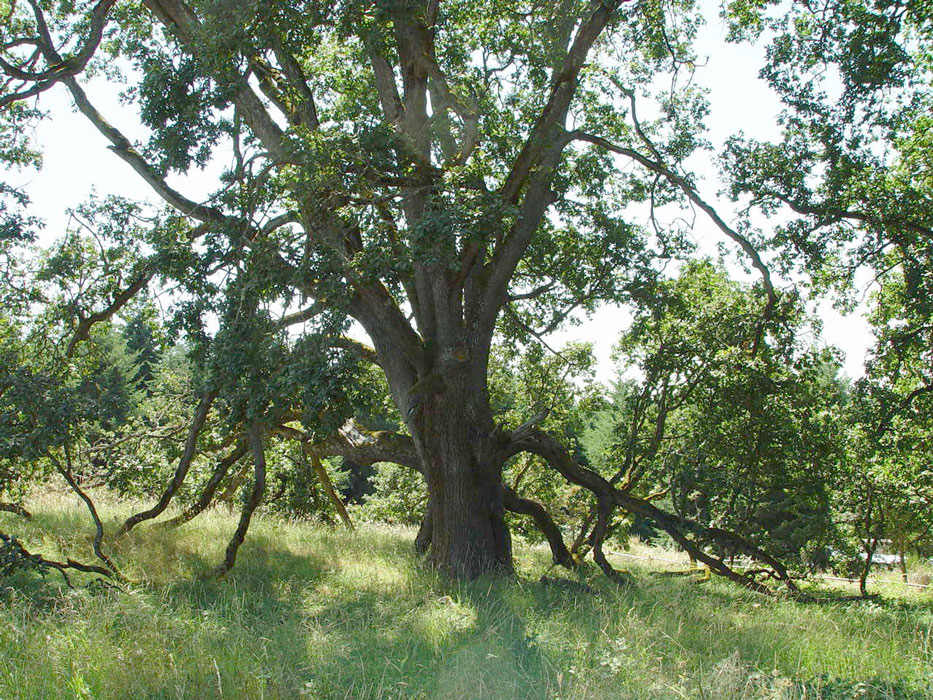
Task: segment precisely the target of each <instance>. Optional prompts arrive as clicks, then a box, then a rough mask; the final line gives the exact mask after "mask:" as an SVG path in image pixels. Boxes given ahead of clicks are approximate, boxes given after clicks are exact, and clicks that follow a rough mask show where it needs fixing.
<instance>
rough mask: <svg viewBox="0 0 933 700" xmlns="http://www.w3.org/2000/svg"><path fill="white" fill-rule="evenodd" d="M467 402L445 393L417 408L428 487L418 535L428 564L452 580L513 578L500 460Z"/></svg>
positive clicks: (462, 397) (447, 392)
mask: <svg viewBox="0 0 933 700" xmlns="http://www.w3.org/2000/svg"><path fill="white" fill-rule="evenodd" d="M470 404H471V402H470V401H469V400H466V397H464V396H462V395H458V394H457V393H456V392H453V391H451V390H450V389H447V390H446V391H444V392H443V393H440V394H437V395H435V396H432V397H430V398H429V399H428V400H426V401H425V402H424V405H423V407H421V408H420V409H419V415H418V416H417V419H416V420H415V421H413V424H414V425H416V426H417V428H418V431H417V435H416V443H417V444H418V445H419V452H420V453H421V458H422V463H423V467H424V473H425V476H426V480H427V485H428V496H429V503H428V516H429V517H427V518H426V523H425V527H423V528H422V533H420V535H419V545H420V546H421V547H424V546H425V544H426V542H425V540H426V538H427V535H428V533H427V532H425V529H426V528H430V531H429V532H430V549H429V550H428V560H429V561H430V562H431V563H432V564H433V565H434V566H436V567H437V568H438V569H440V570H442V571H445V572H447V573H449V574H451V575H453V576H457V577H462V578H468V579H473V578H476V577H477V576H480V575H482V574H486V573H511V571H512V543H511V538H510V536H509V531H508V528H507V526H506V524H505V508H504V505H503V484H502V460H501V459H497V458H496V457H495V456H494V450H493V449H491V443H490V439H491V438H490V436H489V433H488V431H486V430H484V429H483V428H482V427H481V426H479V425H478V424H477V421H476V420H475V418H473V417H471V416H470V415H469V414H470V413H471V411H469V410H468V409H467V407H468V406H469V405H470Z"/></svg>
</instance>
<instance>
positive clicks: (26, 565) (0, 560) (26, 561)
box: [0, 532, 114, 588]
mask: <svg viewBox="0 0 933 700" xmlns="http://www.w3.org/2000/svg"><path fill="white" fill-rule="evenodd" d="M30 569H32V570H35V571H39V572H40V574H41V573H42V572H43V571H44V570H45V569H54V570H55V571H57V572H58V573H60V574H61V575H62V578H63V579H64V580H65V585H67V586H68V587H69V588H74V586H73V585H72V584H71V579H70V578H68V574H67V573H65V571H66V569H74V570H75V571H82V572H84V573H88V574H100V575H101V576H104V577H106V578H109V579H113V578H114V573H113V572H112V571H110V570H109V569H105V568H104V567H102V566H96V565H94V564H82V563H81V562H79V561H75V560H74V559H66V560H65V561H55V560H54V559H46V558H45V557H43V556H42V555H41V554H33V553H31V552H30V551H29V550H27V549H26V548H25V547H24V546H23V543H22V542H20V541H19V540H18V539H16V538H15V537H13V536H12V535H8V534H6V533H5V532H0V576H10V575H12V574H14V573H15V572H17V571H23V570H30Z"/></svg>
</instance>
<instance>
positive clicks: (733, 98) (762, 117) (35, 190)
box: [18, 11, 872, 381]
mask: <svg viewBox="0 0 933 700" xmlns="http://www.w3.org/2000/svg"><path fill="white" fill-rule="evenodd" d="M724 36H725V29H724V27H723V25H722V23H721V21H720V20H719V18H718V17H717V16H716V14H715V12H714V11H713V12H710V13H708V18H707V25H706V26H705V27H704V28H702V29H701V31H700V35H699V37H698V43H697V47H698V61H697V63H698V65H699V66H701V67H700V68H698V70H697V73H696V80H697V82H699V83H700V84H701V85H703V86H704V87H706V88H708V89H709V91H710V95H709V97H710V109H711V112H710V115H709V117H708V118H707V124H708V127H709V134H708V137H709V139H710V140H711V142H712V143H713V145H714V148H715V147H717V146H719V145H721V144H722V143H723V142H724V140H725V139H726V138H728V137H729V136H731V135H733V134H735V133H737V132H738V131H740V130H741V131H743V132H744V133H745V134H746V135H747V136H752V137H759V138H773V137H776V135H777V134H778V131H777V123H776V118H775V117H776V114H777V113H778V111H779V109H780V105H779V103H778V102H777V100H776V98H775V96H774V95H773V93H772V92H771V91H770V89H769V88H768V87H767V85H765V83H764V82H763V81H762V80H760V79H759V78H758V76H757V72H758V70H759V67H760V66H761V65H762V64H763V58H762V57H763V53H764V49H763V47H754V46H749V45H746V44H743V45H741V46H735V45H730V44H726V43H725V42H724V41H723V38H724ZM704 59H705V61H704ZM704 62H705V65H704ZM87 89H88V92H89V93H90V94H91V98H92V101H93V102H94V103H95V106H97V108H98V109H99V110H100V111H101V112H102V113H103V114H104V115H105V116H106V118H107V119H108V120H110V121H111V122H113V123H114V124H115V125H116V126H117V127H118V128H120V129H121V130H123V132H124V133H125V134H126V135H127V136H129V137H130V138H131V139H132V138H134V137H141V136H142V135H143V133H144V132H143V131H142V129H141V127H139V125H138V123H136V121H135V120H134V119H133V118H132V115H131V112H129V110H128V109H127V108H126V107H124V106H122V105H121V104H120V102H119V99H118V95H117V93H118V90H117V89H115V87H114V86H108V85H106V84H102V83H101V82H100V81H97V82H95V83H92V84H91V85H89V86H87ZM38 106H39V108H40V109H43V110H45V111H48V112H49V113H50V114H51V115H52V117H53V118H52V119H51V120H47V121H45V122H43V123H42V124H41V125H40V127H39V128H38V129H37V132H36V134H35V142H36V143H37V144H39V145H40V146H41V147H42V149H43V151H44V164H43V168H42V170H41V171H40V172H39V173H38V174H35V173H31V172H30V173H24V174H22V175H21V176H20V178H18V180H19V184H26V186H27V191H28V192H29V194H30V196H31V197H32V201H33V204H32V213H34V214H35V215H37V216H40V217H41V218H43V219H44V220H45V221H46V223H47V226H46V229H45V232H44V234H43V239H42V241H43V243H46V244H47V243H48V242H50V241H51V240H52V239H53V238H54V237H55V236H56V235H58V234H60V233H61V232H62V231H63V230H64V228H65V226H66V225H67V216H66V214H65V210H66V209H67V208H68V207H75V206H77V205H78V204H80V203H81V202H82V201H84V200H85V199H86V198H87V197H88V195H90V194H91V193H92V192H95V191H96V193H97V194H99V195H101V196H104V195H109V194H117V195H122V196H126V197H130V198H133V199H149V200H153V199H154V198H155V197H154V195H153V194H152V193H151V191H150V190H149V188H148V187H147V186H146V185H145V184H144V183H143V182H142V181H141V180H140V179H139V178H138V176H136V174H135V173H134V172H133V171H132V170H131V169H130V167H129V166H128V165H126V164H125V163H124V162H123V161H122V160H120V159H119V158H118V157H117V156H116V155H114V154H113V153H111V152H109V151H107V150H106V146H107V142H106V141H105V139H104V138H103V137H102V136H101V135H100V134H99V133H98V132H97V131H96V129H94V127H92V126H91V125H90V123H89V122H87V121H86V120H85V119H84V118H83V117H82V116H81V115H79V114H76V113H75V111H74V108H73V107H72V106H71V103H70V99H69V97H68V95H67V93H66V92H65V90H64V88H61V87H57V88H55V89H53V90H50V91H48V92H46V93H44V94H43V95H41V96H40V98H39V102H38ZM691 165H692V166H693V167H694V168H695V169H696V171H697V173H698V174H700V175H701V176H702V177H703V180H702V182H701V184H700V193H701V195H702V196H703V197H704V198H706V199H707V200H708V201H712V202H713V203H714V204H715V205H716V206H717V208H718V209H719V210H720V213H722V214H724V215H726V216H725V218H726V219H727V220H728V219H729V213H730V211H731V208H730V206H729V203H728V202H726V201H724V200H722V199H719V198H717V197H716V192H717V189H718V188H719V185H718V184H717V182H716V173H715V169H714V167H713V165H712V162H711V159H710V157H709V155H708V154H706V155H703V156H701V157H700V158H699V159H697V160H695V161H694V162H693V163H691ZM221 166H222V164H220V163H217V164H212V165H210V166H208V169H207V170H206V171H203V172H195V173H193V174H191V175H190V176H186V177H180V176H173V177H171V178H170V184H172V185H173V186H174V187H176V188H177V189H179V190H180V191H181V192H182V193H183V194H185V195H186V196H188V197H190V198H192V199H201V198H205V197H206V196H207V195H208V194H209V192H210V191H211V189H212V187H213V185H214V183H216V176H217V175H218V174H219V172H220V170H221ZM693 233H694V236H695V238H696V240H697V243H698V245H699V250H700V252H701V253H705V254H709V255H712V256H716V254H717V252H716V251H717V249H716V246H717V244H718V243H723V242H725V243H727V245H726V247H727V249H729V250H735V255H734V256H732V258H731V263H730V265H729V268H730V271H731V273H732V274H733V275H734V276H736V277H737V278H739V279H748V280H753V279H755V278H754V277H753V276H751V275H749V274H748V273H746V272H745V271H744V270H743V269H742V267H741V266H740V265H737V264H736V263H735V261H736V260H739V259H740V258H741V253H740V252H739V251H738V250H737V247H736V246H733V245H731V243H728V242H727V241H725V239H724V237H723V236H722V234H721V233H720V232H719V231H718V229H716V228H715V227H714V226H713V225H712V224H711V223H710V222H709V221H707V220H705V219H704V218H703V215H702V213H701V214H699V215H698V217H697V219H696V225H695V228H694V232H693ZM814 310H815V311H816V313H817V314H818V315H819V316H820V318H821V319H822V321H823V325H824V329H823V342H825V343H827V344H831V345H835V346H837V347H839V348H840V349H841V350H842V351H843V352H844V353H845V364H844V371H845V373H846V374H848V375H849V376H851V377H858V376H861V374H862V373H863V366H862V365H863V361H864V356H865V352H866V350H867V348H868V347H869V346H870V344H871V342H872V338H871V334H870V331H869V328H868V324H867V323H866V321H865V319H864V317H863V315H862V314H863V309H857V310H856V312H855V313H853V314H849V315H847V316H843V315H841V314H839V313H838V312H837V311H835V309H833V308H832V303H831V302H830V301H829V300H825V301H822V302H820V303H818V304H817V305H816V306H815V308H814ZM579 320H580V321H581V323H580V325H576V326H571V327H568V328H566V329H564V330H561V331H559V332H558V333H556V334H555V335H554V336H553V342H552V343H551V344H552V345H553V346H555V347H560V346H561V345H563V344H564V343H566V342H570V341H573V340H587V341H590V342H592V343H593V344H594V353H595V355H596V358H597V379H599V380H600V381H608V380H610V379H612V378H613V376H614V373H615V370H614V367H613V364H612V362H611V359H610V355H611V352H612V346H613V345H614V343H615V342H616V341H617V340H618V337H619V335H620V333H621V332H622V331H623V330H624V329H625V328H626V327H627V325H628V323H629V321H630V316H629V314H628V313H627V312H626V311H625V310H624V309H620V308H615V307H604V308H602V309H600V310H598V311H596V312H595V313H594V314H593V315H592V316H591V317H589V318H586V317H580V319H579Z"/></svg>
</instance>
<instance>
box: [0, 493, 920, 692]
mask: <svg viewBox="0 0 933 700" xmlns="http://www.w3.org/2000/svg"><path fill="white" fill-rule="evenodd" d="M97 500H98V502H99V503H100V505H101V513H102V517H103V519H104V521H105V522H106V523H108V525H111V524H116V523H117V522H118V521H119V520H120V519H122V518H123V517H125V516H126V515H128V514H129V513H130V512H131V510H132V508H133V507H135V506H136V505H137V504H132V503H127V502H120V501H117V500H115V499H114V498H112V497H107V496H101V497H100V498H98V499H97ZM28 505H29V507H30V510H31V511H32V512H33V518H32V520H31V521H28V522H24V523H23V524H22V525H20V523H19V522H18V521H17V527H18V530H19V531H20V532H21V534H22V538H23V540H24V542H25V543H26V544H27V545H31V546H34V547H36V548H40V547H41V548H42V549H43V550H44V551H46V552H47V553H48V554H49V555H50V556H51V555H52V554H55V555H59V556H61V557H65V556H67V555H73V556H79V555H82V554H83V555H86V556H90V547H91V543H90V539H91V534H92V533H91V532H89V531H88V528H87V527H86V516H85V514H84V512H83V510H82V509H83V507H84V506H83V504H81V503H80V502H79V501H77V499H75V498H74V497H73V495H71V494H69V493H64V492H62V493H58V494H46V495H44V496H42V497H39V498H37V499H33V500H32V501H30V502H29V504H28ZM16 517H17V516H14V515H12V514H4V513H0V525H2V526H3V527H4V528H5V527H8V526H9V525H10V524H11V521H13V520H14V519H15V518H16ZM235 527H236V518H235V517H233V516H231V515H230V514H228V513H226V512H225V511H224V509H223V508H221V509H217V510H214V511H212V512H211V513H209V514H207V515H205V516H204V517H202V518H201V519H199V520H197V521H195V522H194V523H191V524H190V525H189V526H187V527H186V528H184V529H183V530H181V531H180V532H177V533H171V535H169V533H167V532H166V531H164V530H159V529H158V528H147V529H145V531H143V532H137V531H134V532H133V533H131V535H130V536H129V537H128V538H125V539H124V540H121V541H120V543H119V546H118V547H116V549H115V551H114V553H113V554H114V557H115V558H116V559H117V560H118V561H119V563H120V566H121V568H122V570H123V571H124V572H125V573H126V575H127V576H128V577H129V578H131V579H133V582H132V583H128V584H122V585H121V586H120V587H115V586H112V585H99V584H98V585H95V584H91V585H88V584H89V577H88V576H86V575H84V574H74V575H73V576H72V578H73V579H74V580H73V583H74V586H75V587H74V588H68V587H66V586H65V585H64V584H63V583H62V580H61V579H60V578H59V577H57V575H55V573H54V572H50V573H49V574H48V575H47V576H46V577H44V578H42V577H39V576H37V575H35V574H33V573H20V574H17V575H16V576H15V577H13V578H12V579H5V580H4V581H3V587H2V593H0V596H2V599H0V697H2V698H4V700H32V699H34V698H35V699H37V698H57V699H62V700H65V699H68V700H70V699H72V698H74V699H81V700H85V699H89V698H94V699H95V700H112V699H113V700H115V699H117V698H133V699H134V700H149V699H152V700H154V699H156V698H159V699H165V700H168V699H170V698H177V699H179V700H184V699H188V698H205V699H206V698H244V699H245V698H249V699H250V700H255V699H256V698H270V699H272V698H316V699H319V700H329V699H332V698H333V699H338V698H339V699H343V698H347V699H350V698H352V699H354V700H364V699H365V700H375V699H377V698H382V699H389V698H424V699H431V700H434V699H435V698H437V699H451V700H452V699H454V698H457V699H463V700H472V699H474V698H476V699H478V698H483V699H485V700H498V699H506V698H509V699H513V698H514V699H519V698H529V699H543V698H548V699H551V700H557V699H559V698H560V699H565V700H571V699H572V700H586V699H590V698H592V699H600V700H602V699H606V698H637V699H639V700H641V699H645V700H647V699H649V698H650V699H652V700H667V699H671V700H674V699H677V698H691V699H692V698H709V699H714V698H715V699H716V700H732V699H736V700H738V699H740V698H741V699H747V700H766V699H767V700H791V699H795V700H796V699H799V700H803V699H804V698H806V699H807V700H814V699H818V698H824V699H826V700H830V699H832V700H843V699H845V700H850V699H852V700H855V699H856V698H859V699H862V698H866V699H875V698H877V699H879V700H880V699H882V698H885V699H887V698H891V699H895V698H896V699H898V700H921V699H925V698H929V697H931V695H933V672H931V669H933V637H931V629H933V596H931V595H930V592H929V591H925V592H924V591H919V590H913V589H909V590H906V591H905V589H902V588H898V587H896V586H890V587H884V588H883V590H884V593H885V595H884V596H883V597H882V598H879V599H875V600H857V601H853V600H846V599H844V598H843V593H844V592H843V591H840V590H836V589H832V588H829V587H826V586H823V585H820V586H814V587H812V588H811V589H808V592H809V593H812V594H813V595H815V596H818V602H817V601H811V602H801V601H799V600H792V599H783V598H767V597H762V596H760V595H757V594H755V593H752V592H749V591H745V590H743V589H741V588H739V587H736V586H734V585H730V584H729V583H727V582H725V581H723V580H721V579H717V578H715V577H714V578H713V579H711V580H708V581H705V582H702V583H700V582H697V581H695V580H693V579H692V578H690V577H662V576H658V575H656V572H657V571H658V570H659V568H658V567H659V565H658V564H656V563H649V562H643V563H642V562H639V561H637V560H633V559H622V558H617V559H616V560H615V563H616V564H617V565H618V566H620V567H621V566H625V567H627V568H628V569H629V570H630V572H631V574H632V576H633V579H634V585H631V586H628V587H623V588H620V587H618V586H616V585H614V584H612V583H611V582H610V581H609V580H608V579H606V578H605V577H603V576H602V575H599V576H597V575H595V573H596V572H595V568H594V569H586V570H584V571H581V572H580V573H579V575H577V576H567V575H565V574H562V573H558V571H557V570H556V569H554V568H553V565H552V564H551V562H550V555H549V552H548V551H547V550H546V549H542V548H540V547H534V546H530V545H528V544H522V543H519V544H518V545H517V546H518V547H519V549H520V550H521V551H520V556H518V557H517V561H518V562H520V566H519V570H518V572H517V576H516V577H515V578H514V579H509V578H502V577H493V578H487V577H483V578H480V579H478V580H476V581H473V582H463V581H457V580H454V579H450V578H447V577H444V576H441V575H439V574H438V573H437V572H436V571H434V570H432V569H431V568H430V567H427V566H424V565H423V564H421V563H419V562H418V561H417V560H415V559H413V558H412V557H411V554H410V552H411V546H412V538H413V537H414V534H415V531H414V529H412V528H407V527H402V526H388V525H385V524H360V525H359V526H358V528H357V531H356V532H352V531H349V530H346V529H342V528H333V527H330V526H326V525H321V524H311V523H307V522H294V521H286V520H282V519H279V518H277V517H273V516H269V517H262V518H260V519H258V520H257V522H255V523H254V526H253V528H251V531H250V538H249V539H248V540H247V542H246V543H245V544H244V546H243V550H242V552H241V559H240V561H239V563H238V564H237V567H236V568H235V569H234V571H233V572H231V574H230V575H229V577H228V578H227V579H225V580H224V581H216V580H214V579H203V578H199V576H198V574H199V573H201V572H203V571H204V570H206V569H208V568H209V567H210V566H211V564H212V562H214V561H215V560H216V559H217V558H218V557H219V556H220V554H221V550H220V543H221V542H223V541H224V539H225V538H226V535H228V534H229V532H230V531H231V530H232V529H233V528H235ZM633 551H634V550H633ZM637 551H638V552H639V553H640V554H646V553H648V552H647V551H646V550H645V548H639V549H638V550H637ZM653 553H654V554H656V555H657V556H659V557H670V556H672V555H673V554H672V553H671V552H666V551H663V550H654V551H653ZM610 556H611V555H610ZM660 566H663V564H662V565H660ZM542 576H545V577H546V578H545V579H544V580H542V578H541V577H542Z"/></svg>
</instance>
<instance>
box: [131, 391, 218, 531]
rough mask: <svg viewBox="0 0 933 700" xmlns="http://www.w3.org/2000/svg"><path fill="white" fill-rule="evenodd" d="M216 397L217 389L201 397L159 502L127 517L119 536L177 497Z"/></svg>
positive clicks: (156, 512) (158, 513)
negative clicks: (182, 448) (183, 445)
mask: <svg viewBox="0 0 933 700" xmlns="http://www.w3.org/2000/svg"><path fill="white" fill-rule="evenodd" d="M216 397H217V391H216V390H211V391H208V392H206V393H205V394H204V395H203V396H202V397H201V401H200V403H199V404H198V408H197V410H196V411H195V413H194V418H193V419H192V421H191V427H190V428H189V429H188V437H187V438H186V440H185V449H184V451H183V452H182V454H181V458H180V459H179V460H178V466H177V467H176V468H175V474H174V476H172V480H171V481H170V482H169V485H168V486H167V487H166V489H165V491H164V492H163V493H162V497H161V498H159V502H158V503H156V504H155V505H154V506H153V507H152V508H149V509H148V510H144V511H141V512H139V513H134V514H133V515H131V516H130V517H129V518H127V519H126V521H125V522H124V523H123V525H121V526H120V529H118V530H117V537H120V536H122V535H125V534H126V533H127V532H129V531H130V530H132V529H133V528H134V527H136V526H137V525H138V524H139V523H141V522H143V521H145V520H152V519H153V518H157V517H158V516H159V515H161V514H162V513H163V512H164V511H165V509H166V508H168V506H169V504H170V503H171V502H172V499H173V498H174V497H175V494H176V493H177V492H178V489H180V488H181V485H182V484H183V483H184V481H185V477H186V476H188V470H189V469H190V468H191V461H192V460H193V459H194V455H195V450H196V449H197V445H198V436H199V435H200V434H201V429H202V428H203V427H204V423H205V421H206V420H207V415H208V413H210V410H211V405H212V404H213V403H214V399H215V398H216Z"/></svg>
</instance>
